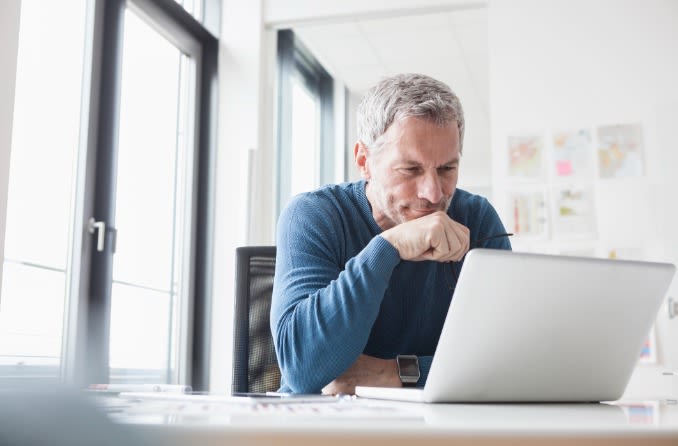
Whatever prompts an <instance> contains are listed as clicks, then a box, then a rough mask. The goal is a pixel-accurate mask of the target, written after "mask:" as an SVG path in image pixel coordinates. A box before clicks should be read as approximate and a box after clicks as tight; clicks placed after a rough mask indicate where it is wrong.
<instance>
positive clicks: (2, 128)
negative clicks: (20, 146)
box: [0, 0, 21, 288]
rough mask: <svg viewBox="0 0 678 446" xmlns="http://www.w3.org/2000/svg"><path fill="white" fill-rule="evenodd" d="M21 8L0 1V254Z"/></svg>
mask: <svg viewBox="0 0 678 446" xmlns="http://www.w3.org/2000/svg"><path fill="white" fill-rule="evenodd" d="M20 10H21V0H6V1H3V2H0V85H1V86H2V88H0V257H1V256H2V254H3V253H4V252H5V224H6V221H7V186H8V183H9V159H10V151H11V149H12V122H13V117H14V88H15V84H16V61H17V53H18V49H19V19H20ZM0 288H2V262H0Z"/></svg>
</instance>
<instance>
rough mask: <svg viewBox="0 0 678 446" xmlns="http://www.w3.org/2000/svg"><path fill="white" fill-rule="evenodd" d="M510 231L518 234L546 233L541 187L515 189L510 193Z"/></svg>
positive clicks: (544, 207) (543, 235)
mask: <svg viewBox="0 0 678 446" xmlns="http://www.w3.org/2000/svg"><path fill="white" fill-rule="evenodd" d="M509 199H510V205H511V210H512V217H513V219H512V220H513V224H512V226H511V228H512V232H513V233H514V234H516V235H520V236H528V237H545V236H546V235H548V226H547V224H548V217H547V214H548V211H547V206H546V194H545V192H544V190H543V189H526V190H515V191H512V192H511V194H510V198H509Z"/></svg>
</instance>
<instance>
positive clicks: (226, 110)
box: [210, 0, 273, 392]
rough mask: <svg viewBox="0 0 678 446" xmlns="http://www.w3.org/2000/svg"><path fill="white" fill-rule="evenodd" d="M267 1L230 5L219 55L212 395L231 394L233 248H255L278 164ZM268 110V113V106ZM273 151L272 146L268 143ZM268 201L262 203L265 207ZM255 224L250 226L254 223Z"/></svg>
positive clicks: (227, 1) (233, 0) (231, 1)
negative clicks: (270, 137) (272, 137)
mask: <svg viewBox="0 0 678 446" xmlns="http://www.w3.org/2000/svg"><path fill="white" fill-rule="evenodd" d="M262 23H263V22H262V9H261V1H251V2H242V1H240V0H224V1H223V3H222V29H221V46H220V49H219V76H220V79H219V89H220V91H219V118H218V119H219V133H218V150H217V162H216V194H215V209H214V218H215V221H214V230H215V234H214V271H213V273H212V275H213V280H212V290H211V291H212V337H211V358H210V390H212V391H214V392H230V389H231V377H232V369H231V368H232V359H231V358H232V349H233V305H234V300H233V295H234V289H235V285H234V276H235V248H236V247H238V246H243V245H247V244H252V240H254V241H255V242H256V240H257V237H259V236H258V235H257V234H259V233H260V232H261V230H260V225H259V224H258V223H257V222H258V220H256V216H257V215H266V211H265V209H264V210H263V211H261V209H262V208H263V207H264V206H266V199H262V198H261V197H266V196H270V197H272V196H273V195H272V194H270V193H269V191H268V190H267V188H269V187H270V186H269V185H270V181H271V180H270V178H271V175H270V172H271V169H272V167H271V166H272V162H273V161H272V160H271V159H270V156H268V147H262V141H266V137H265V135H264V129H265V127H266V126H267V122H268V118H267V112H266V111H265V110H269V109H270V106H269V105H268V102H269V101H270V100H269V99H268V98H266V97H265V96H264V94H263V93H264V92H266V91H267V89H268V88H269V86H268V82H269V77H268V76H267V69H268V67H267V64H266V60H267V59H266V54H267V51H266V46H265V39H266V36H265V35H264V33H263V25H262ZM264 104H266V107H264ZM267 145H268V144H267ZM262 201H263V202H262ZM252 216H254V217H255V219H254V220H253V221H252V225H250V217H252Z"/></svg>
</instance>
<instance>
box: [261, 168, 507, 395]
mask: <svg viewBox="0 0 678 446" xmlns="http://www.w3.org/2000/svg"><path fill="white" fill-rule="evenodd" d="M448 215H450V217H451V218H453V219H454V220H455V221H457V222H459V223H461V224H463V225H465V226H467V227H468V228H469V229H470V231H471V241H473V240H478V239H481V238H484V237H487V236H490V235H494V234H500V233H503V232H505V229H504V226H503V225H502V223H501V221H500V220H499V217H498V215H497V213H496V211H495V210H494V208H493V207H492V206H491V205H490V203H489V202H488V201H487V200H486V199H485V198H483V197H480V196H478V195H473V194H470V193H468V192H466V191H463V190H461V189H457V190H456V192H455V194H454V197H453V199H452V203H451V205H450V208H449V210H448ZM381 232H382V230H381V228H379V226H378V225H377V223H376V222H375V220H374V218H373V217H372V211H371V208H370V205H369V202H368V200H367V197H366V195H365V182H364V181H359V182H356V183H344V184H339V185H331V186H326V187H323V188H321V189H318V190H316V191H314V192H309V193H304V194H301V195H299V196H297V197H295V198H294V199H293V200H292V201H291V202H290V204H289V205H288V206H287V207H286V208H285V210H284V211H283V212H282V214H281V215H280V219H279V220H278V237H277V249H278V250H277V259H276V271H275V282H274V285H273V302H272V306H271V332H272V333H273V339H274V342H275V347H276V354H277V356H278V362H279V365H280V369H281V371H282V382H281V389H280V390H281V391H285V392H294V393H319V392H320V391H321V389H322V388H323V387H324V386H325V385H327V384H328V383H329V382H330V381H332V380H333V379H334V378H336V377H337V376H339V375H341V373H342V372H344V371H345V370H346V369H348V367H350V366H351V365H352V364H353V363H354V362H355V360H356V359H357V358H358V356H359V355H360V354H361V353H365V354H367V355H371V356H376V357H379V358H394V357H395V356H396V355H398V354H414V355H418V356H419V363H420V368H421V372H422V377H421V379H420V380H419V383H418V385H419V386H423V385H424V383H425V381H426V377H427V375H428V370H429V368H430V365H431V359H432V355H433V353H434V352H435V348H436V345H437V343H438V338H439V337H440V332H441V330H442V327H443V323H444V321H445V316H446V314H447V309H448V307H449V305H450V301H451V298H452V290H453V289H454V286H455V285H456V277H459V271H460V270H461V266H462V263H463V262H458V263H454V264H449V263H447V264H446V263H439V262H432V261H425V262H410V261H401V260H400V257H399V255H398V251H397V250H396V249H395V248H394V247H393V246H392V245H391V244H390V243H388V242H387V241H386V240H385V239H384V238H383V237H381V236H380V235H379V234H380V233H381ZM482 246H483V247H484V248H496V249H511V245H510V243H509V241H508V239H507V238H506V237H501V238H497V239H492V240H489V241H487V242H485V243H483V244H482ZM453 268H454V271H452V269H453ZM491 273H492V272H491V271H488V275H491ZM460 360H462V361H463V358H460Z"/></svg>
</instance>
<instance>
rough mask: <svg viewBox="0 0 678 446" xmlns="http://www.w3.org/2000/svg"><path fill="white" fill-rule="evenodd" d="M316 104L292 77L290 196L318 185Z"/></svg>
mask: <svg viewBox="0 0 678 446" xmlns="http://www.w3.org/2000/svg"><path fill="white" fill-rule="evenodd" d="M318 107H319V106H318V102H317V99H316V97H315V96H314V95H313V94H312V93H311V92H310V91H308V89H307V88H306V87H304V85H303V84H302V83H301V82H300V81H299V80H298V79H296V78H294V77H293V78H292V175H291V182H290V194H291V196H294V195H296V194H298V193H300V192H305V191H309V190H312V189H315V188H316V187H318V186H319V185H320V159H319V158H320V157H319V153H320V141H319V136H318V135H319V129H320V118H319V112H318Z"/></svg>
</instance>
